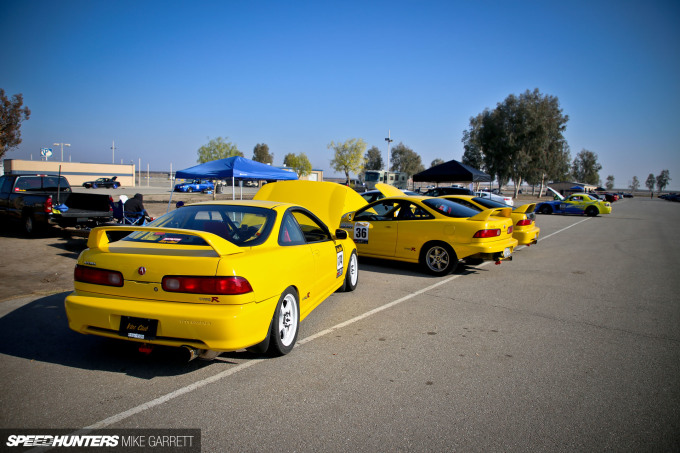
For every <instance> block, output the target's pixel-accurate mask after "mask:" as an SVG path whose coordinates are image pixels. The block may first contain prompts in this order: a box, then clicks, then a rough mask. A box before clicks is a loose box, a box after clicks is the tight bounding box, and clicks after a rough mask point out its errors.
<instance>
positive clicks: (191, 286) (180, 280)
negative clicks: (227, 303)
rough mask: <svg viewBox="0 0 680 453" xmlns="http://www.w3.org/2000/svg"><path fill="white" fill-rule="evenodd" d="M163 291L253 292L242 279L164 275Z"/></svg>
mask: <svg viewBox="0 0 680 453" xmlns="http://www.w3.org/2000/svg"><path fill="white" fill-rule="evenodd" d="M161 286H162V287H163V290H164V291H168V292H172V293H192V294H230V295H236V294H246V293H249V292H251V291H252V290H253V288H252V287H251V286H250V283H249V282H248V280H246V279H245V278H243V277H192V276H178V275H166V276H165V277H163V281H162V283H161Z"/></svg>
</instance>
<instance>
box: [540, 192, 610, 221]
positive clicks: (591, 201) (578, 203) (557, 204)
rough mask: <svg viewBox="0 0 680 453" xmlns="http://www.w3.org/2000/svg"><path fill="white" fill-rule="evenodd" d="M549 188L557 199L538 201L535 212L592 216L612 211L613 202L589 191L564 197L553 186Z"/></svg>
mask: <svg viewBox="0 0 680 453" xmlns="http://www.w3.org/2000/svg"><path fill="white" fill-rule="evenodd" d="M548 190H550V191H551V192H552V193H553V194H554V198H555V200H554V201H544V202H541V203H537V204H536V210H535V212H539V213H541V214H576V215H584V214H585V215H587V216H590V217H594V216H596V215H598V214H610V213H611V212H612V205H611V203H609V202H608V201H603V200H600V199H597V198H595V197H592V196H590V195H589V194H587V193H574V194H571V195H569V197H567V198H564V197H563V196H562V195H560V194H559V193H557V192H555V191H554V190H553V189H552V188H550V187H548Z"/></svg>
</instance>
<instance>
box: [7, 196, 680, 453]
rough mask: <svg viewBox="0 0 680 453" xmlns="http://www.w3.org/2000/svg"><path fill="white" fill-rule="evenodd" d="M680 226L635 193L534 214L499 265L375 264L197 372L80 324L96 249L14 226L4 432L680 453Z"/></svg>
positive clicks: (241, 442) (332, 445)
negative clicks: (532, 236) (590, 213)
mask: <svg viewBox="0 0 680 453" xmlns="http://www.w3.org/2000/svg"><path fill="white" fill-rule="evenodd" d="M679 222H680V205H678V204H677V203H670V202H665V201H663V200H658V199H655V200H650V199H647V198H645V199H643V198H634V199H626V200H623V201H621V202H617V203H615V204H614V212H613V214H611V215H609V216H600V217H596V218H584V217H568V216H540V215H539V216H538V224H539V226H540V227H541V239H540V240H539V243H538V245H536V246H532V247H529V248H524V249H522V250H519V251H517V252H516V254H515V257H514V260H513V261H512V262H509V263H503V264H502V265H500V266H494V265H493V264H487V265H483V266H477V267H466V268H464V269H463V270H461V271H460V272H458V273H456V274H452V275H450V276H447V277H431V276H428V275H424V274H422V273H421V272H420V271H419V270H418V269H417V268H415V267H413V266H411V265H406V264H399V263H391V262H383V261H377V260H360V281H359V287H358V288H357V290H356V291H355V292H354V293H347V294H344V293H338V294H334V295H333V296H331V297H330V298H329V299H327V300H326V301H325V302H324V303H323V304H321V305H320V306H319V307H318V308H317V309H316V310H315V311H314V312H313V313H312V314H311V315H310V316H309V317H308V318H307V319H306V320H305V321H304V322H303V323H302V324H301V332H300V337H299V342H298V346H297V347H296V348H295V350H294V351H293V352H292V353H291V354H289V355H288V356H285V357H282V358H277V359H266V358H262V357H260V356H256V355H251V354H248V353H246V352H244V351H238V352H233V353H225V354H222V355H221V356H220V357H218V359H217V360H215V361H213V362H201V361H193V362H191V363H188V364H186V363H181V362H180V361H179V358H178V357H177V356H176V354H175V353H174V351H172V350H166V349H159V350H155V351H154V353H153V354H152V355H151V356H149V357H147V356H143V355H140V354H139V353H138V352H137V351H136V350H135V348H133V347H130V345H127V344H125V343H119V342H115V341H110V340H106V339H101V338H95V337H86V336H82V335H79V334H76V333H74V332H71V331H70V330H69V329H68V327H67V325H66V320H65V314H64V309H63V300H64V297H65V296H66V294H67V291H69V289H70V288H72V284H71V286H70V287H69V284H70V283H69V281H70V275H69V274H70V272H71V271H72V268H73V265H74V264H75V259H76V257H77V254H78V253H79V250H81V249H82V247H83V246H84V240H83V239H80V238H64V237H61V236H58V235H55V236H54V237H47V238H41V239H37V240H31V239H25V238H23V237H22V236H20V235H18V234H13V233H11V232H9V233H8V232H3V233H2V234H0V244H1V245H2V249H3V250H4V251H5V252H6V256H9V259H5V260H3V263H2V264H1V265H0V277H1V278H2V281H3V290H2V291H3V293H4V294H12V291H14V293H13V294H14V295H13V296H9V297H8V296H7V295H4V296H3V295H2V294H0V301H1V302H0V338H1V339H0V380H1V382H2V386H3V389H4V392H3V393H2V397H0V405H1V406H2V408H3V410H2V412H1V413H0V428H40V429H45V428H66V429H73V430H78V429H82V428H128V427H129V428H133V427H134V428H161V427H162V428H201V430H202V446H203V451H225V450H229V451H261V450H272V449H276V450H279V451H527V450H530V451H546V450H549V451H602V450H613V451H678V450H680V409H679V408H680V296H678V294H680V280H678V279H677V273H678V268H679V267H678V256H680V241H678V239H677V225H678V223H679ZM20 250H22V251H20ZM28 250H31V252H30V253H28ZM50 272H56V273H60V277H59V278H56V277H55V280H54V281H58V282H59V284H55V283H54V281H53V282H49V281H48V282H47V283H44V284H43V285H44V286H47V288H46V289H41V290H40V292H37V293H35V294H31V293H33V292H35V288H36V287H38V286H40V285H38V282H41V281H42V280H43V279H48V280H49V277H50V275H49V273H50ZM18 273H21V274H30V275H32V281H33V282H34V284H33V285H32V286H31V285H27V286H26V288H19V290H16V289H14V288H15V286H16V285H17V284H18V283H17V280H16V279H14V278H13V275H17V274H18ZM61 274H64V275H61ZM62 277H63V279H62ZM62 283H63V285H62ZM40 287H41V288H42V286H40ZM22 291H23V292H22Z"/></svg>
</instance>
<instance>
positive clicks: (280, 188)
mask: <svg viewBox="0 0 680 453" xmlns="http://www.w3.org/2000/svg"><path fill="white" fill-rule="evenodd" d="M253 199H254V200H269V201H280V202H284V203H292V204H297V205H300V206H302V207H304V208H307V209H309V210H310V211H311V212H313V213H314V215H316V216H317V217H319V219H321V220H322V221H323V222H324V223H325V224H326V225H327V226H328V228H330V229H331V231H333V230H335V229H337V228H339V227H340V219H341V218H342V216H343V214H345V213H347V212H352V211H356V210H357V209H360V208H362V207H364V206H366V204H367V203H366V200H364V199H363V197H362V196H361V195H359V194H358V193H357V192H356V191H355V190H354V189H352V188H350V187H347V186H344V185H342V184H337V183H334V182H318V181H299V180H298V181H279V182H272V183H269V184H266V185H265V186H263V187H262V188H260V190H258V191H257V193H256V194H255V196H254V197H253Z"/></svg>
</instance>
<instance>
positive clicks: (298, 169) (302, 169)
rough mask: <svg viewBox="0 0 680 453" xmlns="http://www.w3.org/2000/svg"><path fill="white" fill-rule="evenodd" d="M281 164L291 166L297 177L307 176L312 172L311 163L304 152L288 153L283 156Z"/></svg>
mask: <svg viewBox="0 0 680 453" xmlns="http://www.w3.org/2000/svg"><path fill="white" fill-rule="evenodd" d="M283 165H285V166H286V167H290V168H292V169H293V170H294V171H295V173H297V175H298V178H302V177H303V176H307V175H308V174H310V173H311V172H312V164H311V162H309V159H308V158H307V155H306V154H305V153H300V154H293V153H288V154H286V156H285V157H284V158H283Z"/></svg>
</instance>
